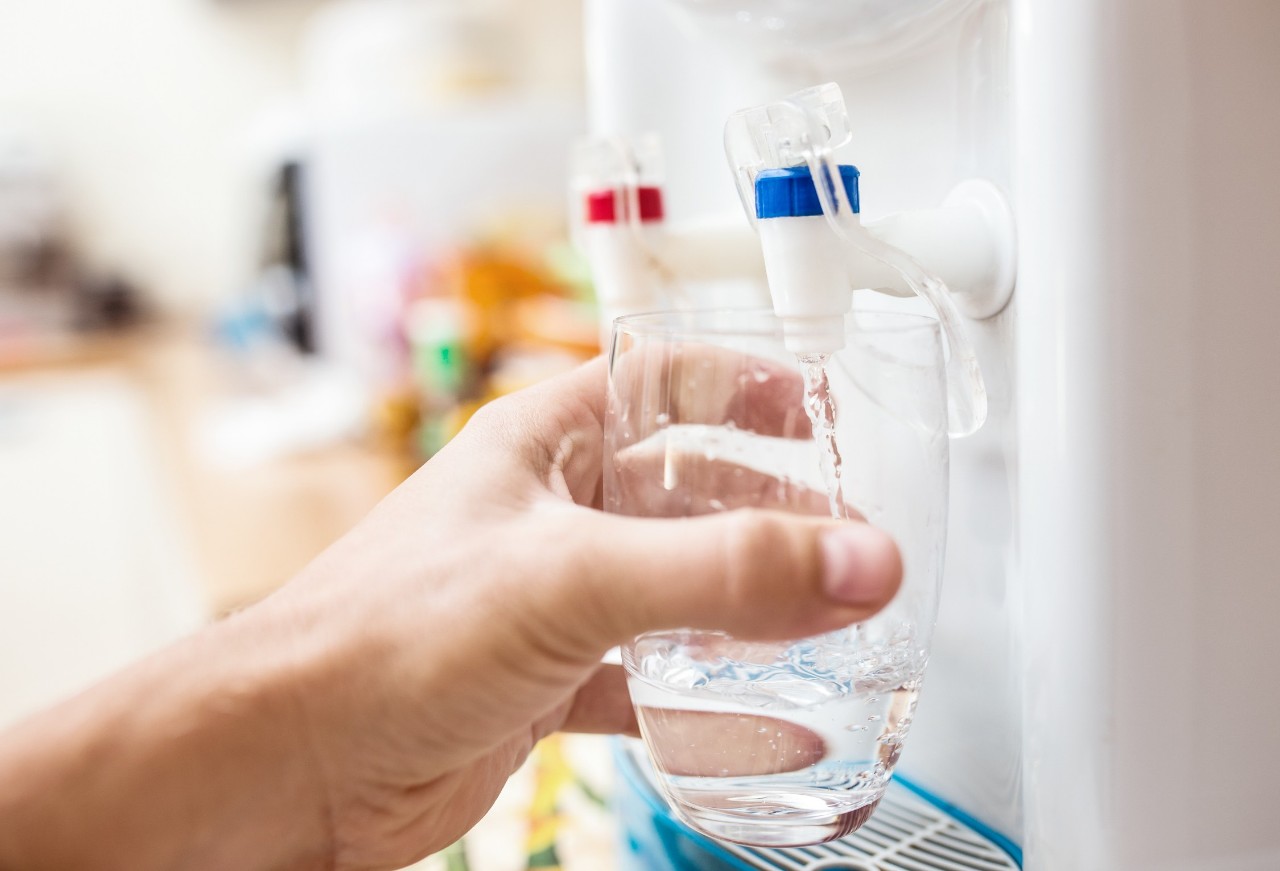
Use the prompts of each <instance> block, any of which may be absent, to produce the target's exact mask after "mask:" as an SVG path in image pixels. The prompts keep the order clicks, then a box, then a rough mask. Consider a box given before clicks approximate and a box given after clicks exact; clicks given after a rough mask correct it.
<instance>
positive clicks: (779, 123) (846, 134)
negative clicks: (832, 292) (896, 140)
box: [725, 83, 987, 436]
mask: <svg viewBox="0 0 1280 871" xmlns="http://www.w3.org/2000/svg"><path fill="white" fill-rule="evenodd" d="M850 138H851V133H850V128H849V116H848V112H847V111H846V109H845V104H844V97H843V95H842V94H841V93H840V88H839V86H838V85H836V84H834V83H828V84H825V85H820V86H818V87H815V88H809V89H806V90H803V91H799V92H797V93H795V94H792V95H791V96H789V97H787V98H785V99H783V100H780V101H778V102H776V103H770V104H768V105H765V106H758V107H754V108H751V109H744V110H742V111H740V112H737V113H735V114H734V115H732V116H730V118H729V120H728V122H727V123H726V125H725V151H726V153H727V155H728V158H729V164H730V166H731V167H732V169H733V171H734V178H735V181H736V182H737V186H738V195H739V197H740V198H741V200H742V205H743V208H744V209H745V210H746V212H747V217H748V219H749V220H750V221H751V222H752V223H753V224H754V223H755V221H756V204H755V182H756V176H758V175H759V174H760V172H762V171H764V170H766V169H779V168H785V167H793V166H802V165H804V166H808V167H809V171H810V173H811V175H812V178H813V180H814V186H815V187H816V189H817V193H818V199H819V202H820V203H821V206H822V212H823V215H824V217H825V218H826V221H827V223H828V225H829V226H830V228H831V231H832V232H833V233H835V234H836V236H837V237H838V238H839V240H840V242H841V244H843V245H846V246H849V247H852V248H855V249H857V250H859V251H861V252H862V253H863V254H865V255H867V256H868V257H871V258H872V259H874V260H877V261H879V262H881V263H883V264H885V265H886V266H889V267H891V268H892V269H894V270H896V271H897V272H898V273H899V274H901V275H902V277H903V280H904V281H905V282H906V283H907V285H908V286H909V287H910V288H911V289H912V290H913V291H914V292H915V293H916V295H918V296H920V297H923V298H924V299H926V300H927V301H928V302H929V304H930V305H931V306H932V307H933V310H934V311H935V312H936V314H937V317H938V321H939V323H940V325H941V327H942V331H943V335H944V337H945V339H946V342H947V349H948V355H947V361H946V378H947V397H948V420H949V426H948V429H949V431H950V433H951V435H953V436H966V435H970V434H972V433H974V432H976V431H977V430H978V429H979V428H981V426H982V424H983V423H984V422H985V421H986V417H987V392H986V387H985V385H984V384H983V380H982V370H981V369H980V367H979V366H978V360H977V357H976V356H975V354H974V351H973V346H972V344H970V342H969V340H968V337H967V336H966V335H965V333H964V329H963V326H962V324H961V321H960V313H959V311H958V310H957V308H956V305H955V302H954V301H953V300H952V298H951V295H950V292H949V291H948V290H947V286H946V284H944V283H943V281H942V279H940V278H939V277H938V276H936V275H933V274H932V273H930V272H929V271H928V270H926V269H924V268H923V267H922V266H921V265H920V264H919V263H918V262H917V261H916V260H915V259H914V258H913V257H912V256H911V255H910V254H908V253H907V252H905V251H903V250H901V249H899V248H896V247H894V246H892V245H889V244H887V243H885V242H883V241H881V240H879V239H877V238H875V237H874V236H872V235H871V233H869V232H868V231H867V230H866V229H865V228H864V227H863V226H862V223H861V222H860V221H859V219H858V215H857V213H856V211H855V209H854V208H853V207H852V205H851V204H850V202H849V198H848V195H847V194H846V192H845V187H844V185H843V184H841V183H840V172H839V168H838V164H837V162H836V159H835V154H834V152H835V150H836V149H837V148H839V147H840V146H842V145H844V144H845V143H847V142H848V141H849V140H850ZM849 279H850V293H852V292H853V289H854V288H855V287H857V286H858V285H857V276H854V275H851V276H849Z"/></svg>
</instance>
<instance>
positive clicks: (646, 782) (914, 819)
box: [616, 741, 1022, 871]
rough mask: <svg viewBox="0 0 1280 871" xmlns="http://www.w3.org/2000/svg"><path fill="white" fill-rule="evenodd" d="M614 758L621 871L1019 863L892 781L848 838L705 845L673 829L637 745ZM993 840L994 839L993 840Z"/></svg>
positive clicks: (810, 870)
mask: <svg viewBox="0 0 1280 871" xmlns="http://www.w3.org/2000/svg"><path fill="white" fill-rule="evenodd" d="M616 759H617V762H618V769H619V773H620V775H621V777H620V778H619V780H620V783H619V784H618V796H617V804H618V810H619V812H620V814H621V817H622V820H621V821H622V825H623V828H624V830H625V835H626V837H625V842H626V846H627V847H629V848H630V849H629V853H630V856H629V858H630V859H631V860H632V862H631V863H630V864H628V863H627V862H626V861H625V860H624V863H623V867H624V868H627V869H629V871H630V869H641V868H643V869H645V871H753V869H759V871H1017V869H1019V868H1021V867H1022V865H1021V861H1020V857H1018V858H1015V856H1014V855H1011V853H1010V850H1012V851H1013V852H1014V853H1016V852H1017V848H1016V847H1012V845H1010V847H1009V849H1006V848H1005V847H1002V846H1001V845H1000V844H998V843H996V842H995V841H994V840H992V839H991V838H989V837H987V836H986V835H984V834H982V833H981V832H979V831H977V830H976V829H975V828H974V827H973V826H971V825H969V824H966V823H965V822H963V821H961V820H960V819H957V818H956V817H955V816H953V815H952V814H950V813H947V812H946V811H945V810H943V809H942V808H940V807H938V806H937V805H935V804H933V803H932V802H930V801H928V800H927V799H925V798H923V797H921V796H920V795H917V794H916V793H915V792H913V791H912V789H911V788H910V787H908V786H906V785H904V784H903V783H902V782H899V781H897V780H894V781H892V782H891V783H890V785H889V789H888V790H887V791H886V792H885V796H884V798H883V799H881V801H880V806H879V807H878V808H877V809H876V812H875V813H874V814H873V815H872V817H871V819H870V820H868V821H867V823H866V824H865V825H863V826H862V828H860V829H858V831H856V832H854V833H853V834H851V835H849V836H847V837H845V838H841V839H840V840H838V841H831V842H829V843H826V844H818V845H816V846H812V847H780V848H761V847H741V846H738V845H737V844H728V843H724V842H720V841H713V840H711V839H710V838H706V837H704V836H702V835H700V834H698V833H697V832H694V831H693V830H692V829H690V828H688V827H687V826H685V825H684V824H683V823H681V822H679V821H678V820H677V819H676V818H675V817H674V816H673V815H672V814H671V812H670V810H669V809H668V808H667V805H666V802H665V801H664V800H663V799H662V798H661V797H660V796H659V794H658V792H657V790H656V788H655V787H654V784H653V782H652V780H651V778H650V775H649V772H648V760H647V759H646V758H645V757H644V750H643V749H642V748H640V747H639V742H632V741H623V742H620V743H619V745H618V747H617V753H616ZM997 837H998V836H997Z"/></svg>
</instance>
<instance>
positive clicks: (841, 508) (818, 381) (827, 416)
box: [800, 354, 849, 520]
mask: <svg viewBox="0 0 1280 871" xmlns="http://www.w3.org/2000/svg"><path fill="white" fill-rule="evenodd" d="M800 362H802V363H804V364H805V367H804V408H805V413H806V414H808V416H809V424H810V426H812V427H813V438H814V440H815V441H816V442H817V443H818V449H819V451H818V452H819V454H820V455H821V465H822V477H823V480H824V481H825V482H826V485H827V497H828V499H829V502H830V507H831V516H832V517H834V518H836V519H837V520H844V519H846V518H848V516H849V511H848V509H847V508H846V506H845V501H844V489H843V488H842V487H841V484H840V465H841V458H840V447H839V445H838V444H837V443H836V406H835V400H834V399H833V398H832V396H831V382H830V381H829V380H828V379H827V369H826V362H827V355H825V354H818V355H813V356H806V357H801V358H800Z"/></svg>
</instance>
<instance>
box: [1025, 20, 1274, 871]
mask: <svg viewBox="0 0 1280 871" xmlns="http://www.w3.org/2000/svg"><path fill="white" fill-rule="evenodd" d="M1276 33H1280V5H1277V4H1275V3H1273V2H1270V0H1225V2H1215V3H1205V2H1194V0H1181V2H1178V0H1075V2H1072V3H1059V2H1055V0H1017V2H1015V40H1014V45H1015V48H1016V63H1015V81H1016V82H1017V90H1016V101H1015V113H1014V117H1015V119H1016V121H1017V131H1016V132H1017V137H1016V142H1017V149H1018V152H1017V153H1018V160H1017V164H1016V179H1015V181H1016V197H1015V208H1016V210H1017V212H1018V215H1019V222H1020V223H1019V229H1020V235H1021V238H1020V243H1021V262H1020V274H1019V288H1018V298H1019V305H1020V324H1019V328H1020V329H1019V348H1018V367H1019V370H1018V371H1019V376H1018V377H1019V381H1018V384H1019V401H1020V407H1021V420H1020V427H1019V440H1020V452H1021V463H1020V465H1021V469H1022V475H1021V481H1020V488H1019V496H1020V515H1019V520H1020V526H1021V536H1020V539H1021V557H1022V576H1023V582H1024V584H1025V591H1026V596H1027V604H1028V608H1027V623H1026V633H1025V634H1026V639H1027V647H1028V673H1027V687H1028V705H1027V731H1026V742H1025V745H1026V748H1027V759H1026V771H1027V784H1026V787H1027V790H1026V794H1027V802H1028V821H1027V822H1028V837H1027V842H1026V847H1027V867H1028V868H1029V869H1032V871H1074V869H1083V868H1087V869H1090V871H1147V869H1150V871H1155V869H1160V871H1182V869H1186V871H1190V869H1193V868H1196V869H1201V868H1213V869H1215V871H1262V869H1274V868H1277V867H1280V828H1278V827H1277V826H1276V825H1275V823H1274V818H1273V817H1274V814H1273V810H1274V798H1275V796H1276V794H1277V786H1276V784H1277V783H1278V782H1280V753H1278V752H1277V747H1276V742H1275V723H1276V720H1277V714H1280V682H1277V681H1276V679H1275V676H1274V666H1273V664H1274V663H1275V662H1276V661H1277V660H1278V659H1280V633H1276V632H1275V631H1274V627H1273V625H1272V624H1273V621H1274V616H1275V615H1276V614H1277V613H1280V584H1277V583H1276V576H1277V571H1276V564H1277V557H1278V556H1280V539H1277V536H1276V534H1275V531H1274V523H1275V520H1276V519H1277V518H1280V456H1278V455H1277V452H1276V450H1275V445H1276V444H1277V443H1278V442H1280V410H1277V408H1276V404H1275V401H1274V400H1275V396H1276V384H1277V376H1276V373H1277V371H1280V350H1278V349H1280V344H1278V343H1277V341H1276V338H1275V335H1274V331H1275V325H1276V324H1277V323H1280V294H1277V293H1276V287H1277V279H1276V276H1277V275H1280V245H1277V243H1276V240H1277V239H1280V209H1278V208H1277V202H1280V164H1278V163H1277V161H1276V155H1277V154H1280V114H1278V113H1277V112H1276V109H1275V94H1276V93H1277V92H1278V91H1280V52H1277V51H1276V45H1275V34H1276Z"/></svg>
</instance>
